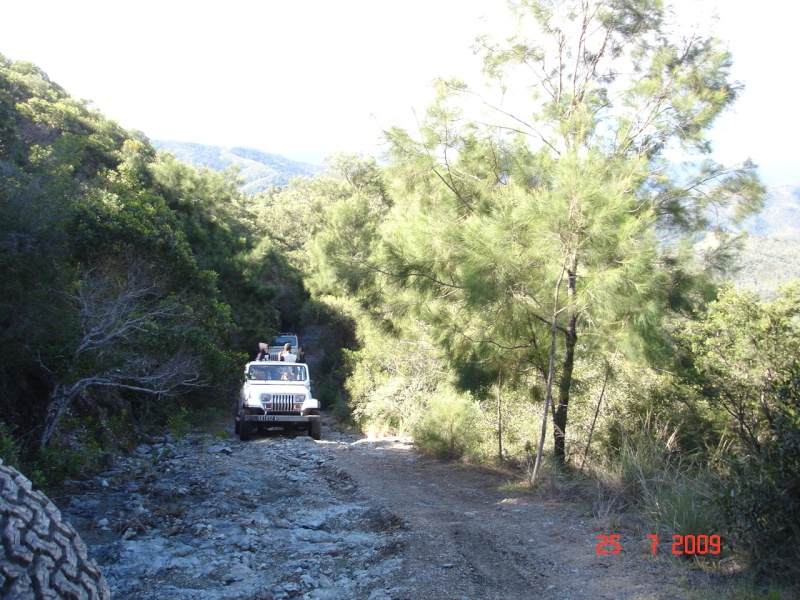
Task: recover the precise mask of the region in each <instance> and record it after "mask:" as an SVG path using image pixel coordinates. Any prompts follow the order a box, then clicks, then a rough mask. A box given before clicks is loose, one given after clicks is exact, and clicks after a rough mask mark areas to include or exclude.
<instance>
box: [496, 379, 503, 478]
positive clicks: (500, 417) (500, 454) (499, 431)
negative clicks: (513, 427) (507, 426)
mask: <svg viewBox="0 0 800 600" xmlns="http://www.w3.org/2000/svg"><path fill="white" fill-rule="evenodd" d="M502 408H503V406H502V403H501V398H500V380H499V379H498V380H497V460H498V462H502V461H503V410H502Z"/></svg>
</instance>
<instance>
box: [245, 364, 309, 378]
mask: <svg viewBox="0 0 800 600" xmlns="http://www.w3.org/2000/svg"><path fill="white" fill-rule="evenodd" d="M247 378H248V379H249V380H250V381H275V382H282V381H305V380H306V379H308V371H306V367H305V365H301V364H288V365H250V367H249V368H248V370H247Z"/></svg>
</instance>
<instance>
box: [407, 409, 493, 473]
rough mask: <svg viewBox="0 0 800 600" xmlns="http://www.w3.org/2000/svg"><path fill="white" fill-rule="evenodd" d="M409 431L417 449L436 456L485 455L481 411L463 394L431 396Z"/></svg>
mask: <svg viewBox="0 0 800 600" xmlns="http://www.w3.org/2000/svg"><path fill="white" fill-rule="evenodd" d="M412 435H413V437H414V441H415V442H416V443H417V445H418V447H419V448H420V450H422V451H423V452H425V453H426V454H430V455H432V456H435V457H437V458H443V459H449V460H469V461H471V462H480V461H481V460H483V459H485V458H486V457H485V448H483V447H482V446H483V441H484V439H485V438H484V436H483V435H482V431H481V415H480V413H479V411H478V408H477V406H476V404H475V403H474V402H473V401H472V400H471V399H469V398H467V397H464V396H451V395H447V394H439V395H437V396H434V397H433V398H432V399H431V401H430V402H429V403H428V405H427V407H426V409H425V412H424V413H423V415H422V417H421V419H420V420H419V421H418V423H417V424H416V426H415V427H414V429H413V434H412Z"/></svg>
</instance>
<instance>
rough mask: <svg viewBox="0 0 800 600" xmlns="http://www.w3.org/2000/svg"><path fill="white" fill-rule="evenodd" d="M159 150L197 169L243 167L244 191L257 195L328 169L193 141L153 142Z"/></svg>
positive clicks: (251, 151)
mask: <svg viewBox="0 0 800 600" xmlns="http://www.w3.org/2000/svg"><path fill="white" fill-rule="evenodd" d="M151 142H152V144H153V146H155V147H156V148H157V149H158V150H165V151H167V152H169V153H170V154H172V155H173V156H174V157H175V158H177V159H178V160H180V161H182V162H185V163H187V164H190V165H193V166H195V167H206V168H208V169H213V170H214V171H223V170H225V169H227V168H228V167H230V166H232V165H238V166H239V176H240V177H241V178H242V179H243V180H244V185H242V190H243V191H244V192H245V193H246V194H249V195H253V194H257V193H258V192H261V191H263V190H265V189H267V188H268V187H269V186H271V185H286V184H288V183H289V182H290V181H291V180H292V179H293V178H295V177H303V176H304V177H313V176H314V175H316V174H317V173H319V172H320V171H322V170H323V169H324V167H322V166H320V165H312V164H309V163H304V162H297V161H294V160H290V159H288V158H286V157H285V156H281V155H279V154H271V153H269V152H261V151H259V150H253V149H252V148H241V147H237V148H224V147H222V146H206V145H204V144H194V143H191V142H173V141H168V140H151Z"/></svg>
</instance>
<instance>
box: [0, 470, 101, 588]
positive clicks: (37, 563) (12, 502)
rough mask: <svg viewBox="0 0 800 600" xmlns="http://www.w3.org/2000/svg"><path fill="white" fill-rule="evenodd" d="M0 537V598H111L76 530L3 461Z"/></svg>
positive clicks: (0, 491)
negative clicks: (0, 544) (0, 543)
mask: <svg viewBox="0 0 800 600" xmlns="http://www.w3.org/2000/svg"><path fill="white" fill-rule="evenodd" d="M0 542H2V546H0V598H3V599H23V598H52V599H53V600H57V599H62V598H63V599H68V600H95V599H100V600H106V599H108V598H111V591H110V589H109V587H108V583H107V582H106V580H105V578H104V577H103V574H102V573H101V572H100V568H99V567H98V566H97V563H95V562H94V561H93V560H92V559H90V558H89V556H88V553H87V550H86V544H84V543H83V540H82V539H81V537H80V535H78V532H77V531H75V529H74V528H73V527H72V525H70V524H69V523H67V522H66V521H62V520H61V512H60V511H59V510H58V508H56V506H55V504H53V503H52V502H50V500H49V499H48V498H47V497H46V496H45V495H44V494H42V493H41V492H37V491H34V490H33V489H32V486H31V482H30V481H29V480H28V479H27V478H26V477H25V476H24V475H22V473H20V472H19V471H17V470H16V469H13V468H11V467H9V466H7V465H3V464H0Z"/></svg>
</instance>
